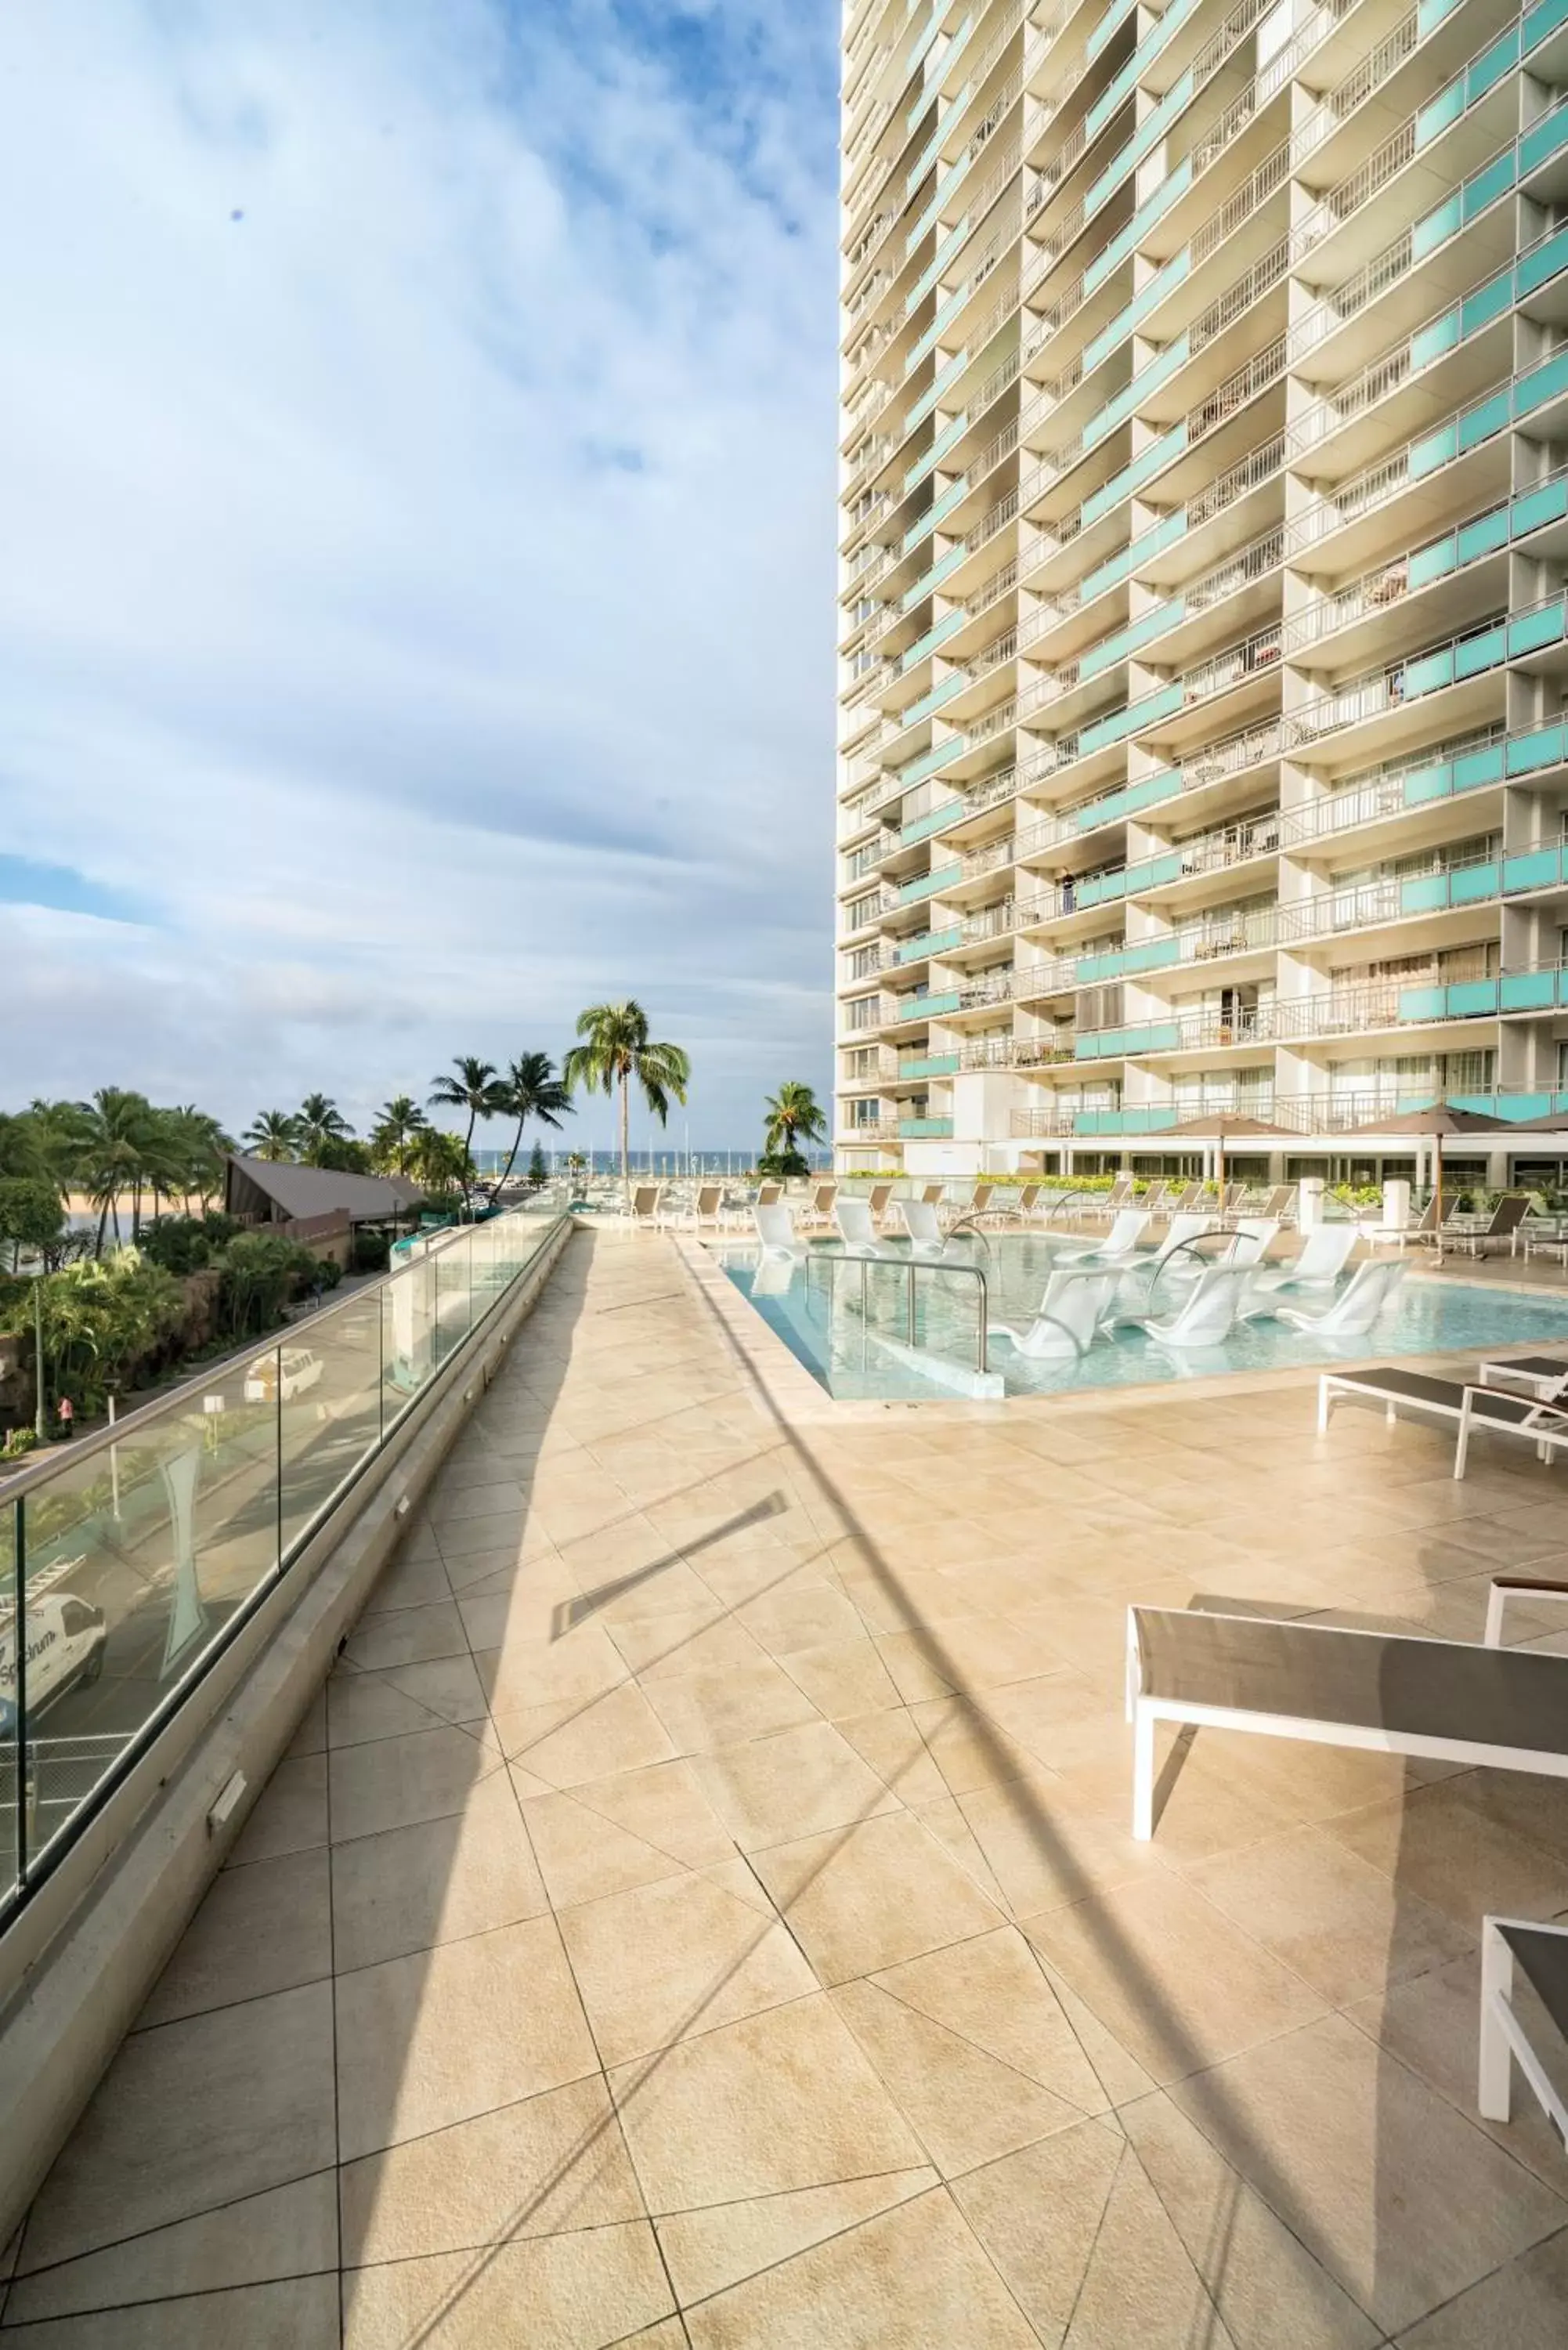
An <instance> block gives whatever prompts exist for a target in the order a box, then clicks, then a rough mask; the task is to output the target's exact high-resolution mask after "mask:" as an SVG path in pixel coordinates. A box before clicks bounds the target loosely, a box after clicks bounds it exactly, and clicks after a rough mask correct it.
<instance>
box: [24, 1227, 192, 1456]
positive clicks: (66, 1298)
mask: <svg viewBox="0 0 1568 2350" xmlns="http://www.w3.org/2000/svg"><path fill="white" fill-rule="evenodd" d="M35 1289H36V1293H37V1296H36V1300H35V1296H34V1291H35ZM36 1303H37V1304H41V1305H42V1308H43V1313H42V1321H43V1337H44V1375H45V1380H46V1384H47V1388H48V1389H49V1392H50V1394H51V1395H54V1396H61V1395H68V1396H69V1397H70V1399H71V1401H72V1403H73V1404H74V1405H75V1406H76V1409H77V1412H78V1417H79V1416H81V1415H83V1414H88V1415H90V1414H91V1413H93V1412H95V1411H98V1410H99V1409H101V1408H102V1406H103V1402H104V1399H105V1397H106V1395H107V1393H108V1391H109V1387H110V1386H111V1385H112V1386H114V1387H116V1388H124V1387H130V1386H131V1385H133V1384H135V1383H136V1381H138V1380H139V1379H141V1378H145V1377H146V1376H147V1375H148V1374H149V1373H151V1372H153V1371H156V1370H157V1369H158V1368H159V1367H160V1366H161V1364H162V1363H163V1362H164V1361H165V1360H167V1359H168V1357H169V1356H170V1355H171V1352H172V1351H173V1346H174V1341H175V1338H176V1335H177V1333H178V1331H179V1328H180V1326H181V1324H182V1321H183V1320H184V1316H185V1296H184V1293H183V1291H182V1289H181V1287H180V1284H179V1283H178V1282H177V1281H176V1280H175V1279H174V1278H173V1276H172V1274H169V1273H166V1272H165V1271H164V1269H163V1267H162V1266H161V1265H159V1264H152V1263H150V1262H149V1261H148V1260H147V1259H146V1258H145V1257H143V1256H142V1255H141V1253H140V1250H137V1249H119V1250H118V1251H117V1252H116V1253H115V1254H114V1255H113V1256H110V1257H101V1258H92V1259H89V1260H88V1262H87V1263H82V1264H72V1265H67V1266H66V1267H65V1268H64V1269H63V1270H62V1271H61V1272H59V1273H52V1274H46V1275H44V1276H43V1277H42V1278H41V1279H40V1281H39V1282H37V1283H36V1284H34V1283H31V1282H29V1283H27V1284H25V1285H24V1288H23V1294H21V1295H12V1296H11V1297H10V1298H9V1299H8V1300H7V1301H6V1303H5V1305H4V1307H0V1326H3V1327H4V1328H5V1330H7V1331H10V1332H14V1333H18V1334H20V1335H21V1336H24V1337H25V1336H27V1335H28V1334H29V1333H30V1332H31V1331H32V1329H33V1326H34V1312H35V1305H36Z"/></svg>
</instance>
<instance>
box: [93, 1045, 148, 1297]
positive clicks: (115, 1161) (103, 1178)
mask: <svg viewBox="0 0 1568 2350" xmlns="http://www.w3.org/2000/svg"><path fill="white" fill-rule="evenodd" d="M78 1107H79V1109H80V1113H81V1126H80V1137H81V1139H80V1149H79V1153H78V1160H77V1165H76V1169H75V1174H76V1180H78V1183H80V1185H81V1187H82V1190H83V1191H85V1192H86V1193H87V1196H88V1199H89V1200H90V1201H91V1202H92V1204H93V1206H94V1207H95V1208H96V1209H97V1210H98V1211H99V1215H98V1238H97V1242H96V1243H95V1245H94V1249H93V1254H94V1255H95V1256H101V1255H102V1254H103V1243H104V1232H105V1229H106V1227H107V1225H108V1222H109V1216H110V1214H111V1213H112V1215H113V1217H114V1237H115V1243H116V1245H117V1246H118V1244H119V1236H120V1235H119V1201H120V1196H121V1194H122V1193H123V1192H126V1191H134V1192H137V1193H138V1194H140V1186H141V1185H142V1183H143V1182H145V1180H146V1179H147V1166H148V1149H149V1144H150V1141H151V1122H152V1116H153V1112H152V1105H151V1102H150V1101H149V1100H148V1099H147V1097H146V1095H145V1094H137V1093H130V1092H128V1091H127V1090H126V1089H125V1088H124V1087H121V1086H100V1087H99V1089H98V1091H97V1093H96V1094H94V1096H93V1097H92V1099H91V1101H90V1102H82V1103H80V1104H79V1105H78Z"/></svg>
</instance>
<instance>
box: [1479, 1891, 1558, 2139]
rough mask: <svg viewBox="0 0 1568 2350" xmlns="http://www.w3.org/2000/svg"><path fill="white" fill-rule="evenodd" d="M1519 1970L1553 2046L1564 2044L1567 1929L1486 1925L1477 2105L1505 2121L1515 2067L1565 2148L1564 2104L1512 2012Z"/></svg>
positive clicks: (1524, 1923) (1508, 1922) (1523, 1922)
mask: <svg viewBox="0 0 1568 2350" xmlns="http://www.w3.org/2000/svg"><path fill="white" fill-rule="evenodd" d="M1516 1966H1517V1967H1518V1969H1519V1970H1520V1972H1521V1974H1522V1975H1523V1977H1524V1979H1525V1981H1526V1982H1528V1983H1529V1985H1530V1988H1531V1990H1532V1991H1533V1992H1534V1993H1535V1996H1536V1998H1537V1999H1538V2000H1539V2001H1540V2002H1541V2005H1542V2008H1543V2009H1544V2011H1545V2012H1546V2014H1547V2016H1548V2018H1549V2019H1550V2021H1551V2023H1552V2029H1553V2031H1554V2032H1555V2033H1556V2034H1557V2037H1558V2039H1559V2040H1560V2041H1568V1926H1556V1925H1542V1924H1539V1923H1538V1922H1537V1921H1535V1920H1534V1919H1532V1918H1483V1919H1482V1920H1481V1991H1480V2068H1479V2072H1480V2077H1479V2080H1478V2082H1477V2095H1478V2102H1479V2105H1480V2111H1481V2113H1482V2114H1483V2115H1484V2116H1485V2118H1486V2119H1487V2120H1488V2121H1489V2122H1505V2121H1507V2120H1508V2118H1509V2108H1510V2106H1511V2092H1512V2088H1513V2067H1514V2065H1515V2064H1518V2066H1519V2069H1520V2071H1521V2073H1522V2074H1523V2075H1524V2077H1525V2079H1526V2080H1527V2081H1528V2082H1529V2084H1530V2086H1531V2088H1532V2091H1533V2092H1534V2095H1535V2098H1536V2101H1537V2103H1538V2104H1539V2105H1540V2106H1541V2109H1542V2112H1543V2113H1544V2114H1545V2116H1546V2117H1547V2119H1548V2120H1549V2121H1550V2122H1552V2124H1553V2126H1555V2128H1556V2131H1557V2135H1558V2137H1560V2138H1561V2139H1562V2140H1563V2146H1564V2147H1568V2098H1565V2097H1564V2096H1563V2093H1562V2091H1561V2090H1560V2089H1559V2088H1558V2086H1557V2084H1556V2082H1555V2081H1553V2079H1552V2075H1551V2074H1550V2073H1549V2072H1548V2071H1547V2069H1546V2067H1545V2065H1544V2064H1542V2061H1541V2058H1540V2057H1539V2055H1538V2054H1536V2051H1535V2048H1534V2046H1533V2044H1532V2041H1531V2039H1530V2035H1529V2033H1527V2032H1526V2030H1525V2028H1524V2025H1523V2023H1522V2022H1521V2020H1520V2018H1519V2016H1518V2015H1517V2014H1516V2012H1515V2011H1514V2006H1513V1970H1514V1968H1515V1967H1516Z"/></svg>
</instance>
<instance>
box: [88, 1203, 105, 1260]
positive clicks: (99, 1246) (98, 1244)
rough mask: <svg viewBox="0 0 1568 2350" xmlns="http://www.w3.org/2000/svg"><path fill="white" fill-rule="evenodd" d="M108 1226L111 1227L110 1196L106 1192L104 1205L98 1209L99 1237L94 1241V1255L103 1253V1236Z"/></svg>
mask: <svg viewBox="0 0 1568 2350" xmlns="http://www.w3.org/2000/svg"><path fill="white" fill-rule="evenodd" d="M108 1227H109V1198H108V1194H107V1193H106V1194H105V1196H104V1201H103V1205H102V1206H101V1207H100V1208H99V1211H98V1239H97V1240H96V1241H95V1243H93V1252H92V1253H93V1254H94V1256H101V1255H102V1254H103V1236H104V1233H105V1232H106V1231H107V1230H108Z"/></svg>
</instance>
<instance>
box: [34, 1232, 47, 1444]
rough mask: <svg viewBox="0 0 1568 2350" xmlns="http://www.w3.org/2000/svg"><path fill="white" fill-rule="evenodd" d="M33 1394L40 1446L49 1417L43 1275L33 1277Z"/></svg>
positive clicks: (44, 1440) (37, 1273)
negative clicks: (45, 1368)
mask: <svg viewBox="0 0 1568 2350" xmlns="http://www.w3.org/2000/svg"><path fill="white" fill-rule="evenodd" d="M33 1392H34V1399H35V1402H36V1409H35V1411H34V1413H33V1428H34V1432H35V1433H36V1437H37V1440H38V1441H39V1443H40V1444H47V1442H48V1440H49V1415H48V1409H47V1405H46V1403H45V1400H44V1275H43V1270H42V1267H41V1266H40V1268H39V1270H38V1271H37V1272H36V1274H34V1275H33Z"/></svg>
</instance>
